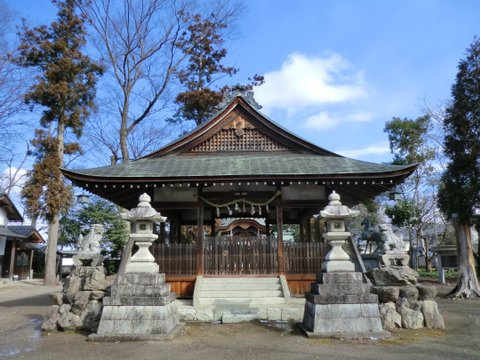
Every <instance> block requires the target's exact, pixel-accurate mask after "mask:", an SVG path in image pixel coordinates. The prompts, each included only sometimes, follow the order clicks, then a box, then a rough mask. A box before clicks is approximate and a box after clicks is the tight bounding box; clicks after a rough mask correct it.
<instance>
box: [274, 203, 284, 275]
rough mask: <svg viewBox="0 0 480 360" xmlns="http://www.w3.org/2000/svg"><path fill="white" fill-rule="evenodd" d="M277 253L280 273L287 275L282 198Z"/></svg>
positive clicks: (278, 216) (278, 217)
mask: <svg viewBox="0 0 480 360" xmlns="http://www.w3.org/2000/svg"><path fill="white" fill-rule="evenodd" d="M276 204H277V243H278V244H277V251H278V254H277V255H278V273H279V275H285V254H284V249H283V204H282V196H281V195H279V196H278V197H277V201H276Z"/></svg>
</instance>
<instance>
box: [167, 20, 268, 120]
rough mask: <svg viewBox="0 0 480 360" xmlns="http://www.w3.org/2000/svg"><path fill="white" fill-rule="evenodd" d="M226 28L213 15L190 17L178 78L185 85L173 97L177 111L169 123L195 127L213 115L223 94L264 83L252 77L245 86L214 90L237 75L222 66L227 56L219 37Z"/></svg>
mask: <svg viewBox="0 0 480 360" xmlns="http://www.w3.org/2000/svg"><path fill="white" fill-rule="evenodd" d="M226 28H227V22H226V21H225V19H224V18H217V17H216V16H215V14H211V15H210V16H209V17H206V18H204V17H202V16H200V15H195V16H194V17H193V22H192V23H191V24H190V25H189V26H188V30H187V32H186V34H185V35H184V37H183V38H182V42H181V48H182V52H183V53H184V55H185V56H187V59H188V64H187V66H186V67H185V68H184V69H182V70H180V71H179V72H178V78H179V80H180V83H181V84H182V85H183V86H185V91H183V92H180V93H179V94H178V95H177V97H176V98H175V103H176V104H177V105H178V106H179V108H178V111H177V113H176V115H175V117H174V118H173V119H169V122H171V123H180V122H183V121H194V122H195V124H196V125H197V126H198V125H200V124H202V123H204V122H205V121H207V120H208V119H209V118H210V117H212V116H213V115H214V113H215V111H216V107H217V105H218V104H220V102H221V101H222V100H223V97H224V95H225V94H226V93H228V92H230V91H232V90H241V91H248V90H251V89H252V88H253V86H257V85H261V84H262V83H263V76H259V75H255V76H254V77H253V78H252V79H250V78H249V81H250V82H249V83H248V84H247V85H236V86H233V87H231V86H222V87H217V88H215V86H214V85H215V83H216V82H217V81H219V80H220V79H222V78H224V77H226V76H228V77H231V76H233V75H235V74H236V73H237V72H238V69H237V68H235V67H229V66H224V65H223V64H222V61H223V60H224V58H225V57H226V56H227V49H226V48H225V47H224V38H223V36H222V32H223V31H224V29H226Z"/></svg>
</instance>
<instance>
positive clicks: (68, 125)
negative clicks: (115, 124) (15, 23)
mask: <svg viewBox="0 0 480 360" xmlns="http://www.w3.org/2000/svg"><path fill="white" fill-rule="evenodd" d="M53 2H54V4H55V5H56V6H57V7H58V8H59V11H58V14H57V16H58V18H57V21H54V22H53V23H52V24H51V25H50V26H48V27H47V26H39V27H36V28H34V29H29V28H28V27H27V26H26V25H25V24H24V25H23V28H22V33H21V34H20V36H21V42H20V45H19V49H18V50H19V56H18V58H17V59H16V62H17V63H18V64H19V65H20V66H23V67H30V68H35V69H37V70H38V74H37V75H36V77H35V81H34V84H33V85H32V86H31V88H30V89H29V91H28V92H27V93H26V94H25V102H26V103H27V104H29V105H30V106H32V107H33V106H34V105H39V106H41V107H42V110H43V113H42V116H41V118H40V125H41V127H42V129H39V130H37V131H36V132H35V138H34V139H33V140H32V145H33V147H34V151H33V154H34V155H35V158H36V163H35V165H34V166H33V169H32V170H31V171H30V172H29V176H28V180H27V182H26V184H25V186H24V188H23V191H22V195H23V197H24V200H25V205H26V209H27V211H28V213H29V214H30V215H31V216H32V217H34V218H37V217H39V216H41V217H44V218H46V219H47V220H48V221H51V220H52V219H53V218H54V217H55V216H57V215H58V214H59V213H64V212H65V211H66V210H67V209H68V207H69V206H70V205H71V201H72V196H71V188H70V187H67V186H65V185H64V183H63V180H62V176H61V173H60V167H61V166H62V165H63V156H64V154H67V155H68V154H75V153H78V152H79V151H80V146H79V145H78V143H77V142H71V143H66V142H65V136H66V135H67V134H66V130H67V129H69V130H71V132H72V133H73V134H74V135H75V136H76V137H77V138H78V137H79V136H80V135H81V134H82V129H83V126H84V124H85V121H86V119H87V118H88V116H89V114H90V111H91V109H92V108H93V107H94V103H93V100H94V97H95V85H96V81H97V76H98V75H100V74H101V73H102V68H101V66H100V65H99V64H97V63H95V62H93V61H91V60H90V58H89V57H88V56H85V55H83V53H82V52H81V48H82V47H83V46H84V45H85V30H84V26H83V19H82V18H81V17H79V16H77V15H76V14H75V9H76V8H75V2H74V1H73V0H65V1H60V0H55V1H53Z"/></svg>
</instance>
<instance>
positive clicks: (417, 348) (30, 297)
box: [0, 281, 480, 360]
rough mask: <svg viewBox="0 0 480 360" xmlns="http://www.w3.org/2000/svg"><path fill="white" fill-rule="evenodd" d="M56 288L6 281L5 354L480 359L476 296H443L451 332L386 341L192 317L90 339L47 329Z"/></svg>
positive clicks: (0, 341) (0, 314)
mask: <svg viewBox="0 0 480 360" xmlns="http://www.w3.org/2000/svg"><path fill="white" fill-rule="evenodd" d="M57 290H60V288H55V287H50V288H49V287H44V286H42V285H41V282H39V281H30V282H28V281H21V282H16V283H7V284H0V359H38V360H41V359H67V360H75V359H82V360H88V359H116V360H118V359H162V360H163V359H175V360H182V359H189V360H192V359H194V360H212V359H236V360H238V359H266V360H270V359H272V360H273V359H275V360H281V359H325V358H327V357H328V358H329V359H402V360H405V359H480V337H479V334H480V301H475V300H474V301H467V300H450V299H447V298H445V297H441V296H440V297H438V298H437V301H438V303H439V308H440V311H441V313H442V314H443V316H444V318H445V323H446V326H447V329H446V330H445V331H439V330H425V329H422V330H398V331H395V332H394V333H393V334H392V337H391V338H390V339H387V340H376V339H369V340H363V341H342V340H331V339H307V338H306V337H304V336H303V335H302V334H301V333H300V332H299V331H298V330H297V329H296V327H295V326H294V324H272V323H259V322H252V323H243V324H229V325H221V324H205V323H203V324H200V323H188V324H187V325H186V326H185V327H184V329H183V330H182V331H181V332H180V334H179V335H178V336H177V337H175V338H174V339H173V340H171V341H164V342H140V343H92V342H87V341H86V335H85V334H77V333H64V332H60V333H50V334H45V333H41V331H40V326H41V322H42V318H43V315H44V314H45V312H46V310H47V308H48V306H49V305H50V299H49V297H48V294H49V293H51V292H54V291H57ZM447 290H448V288H447V287H440V288H439V292H440V293H446V292H447Z"/></svg>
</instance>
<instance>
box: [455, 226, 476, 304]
mask: <svg viewBox="0 0 480 360" xmlns="http://www.w3.org/2000/svg"><path fill="white" fill-rule="evenodd" d="M453 226H454V228H455V237H456V239H457V259H458V279H457V286H455V288H454V289H453V290H452V291H451V292H450V294H449V295H453V296H454V297H458V298H465V299H471V298H476V297H480V284H479V282H478V278H477V273H476V269H475V259H474V257H473V246H472V237H471V233H470V227H469V226H468V225H466V224H462V223H460V222H459V221H458V219H456V218H454V219H453Z"/></svg>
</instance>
